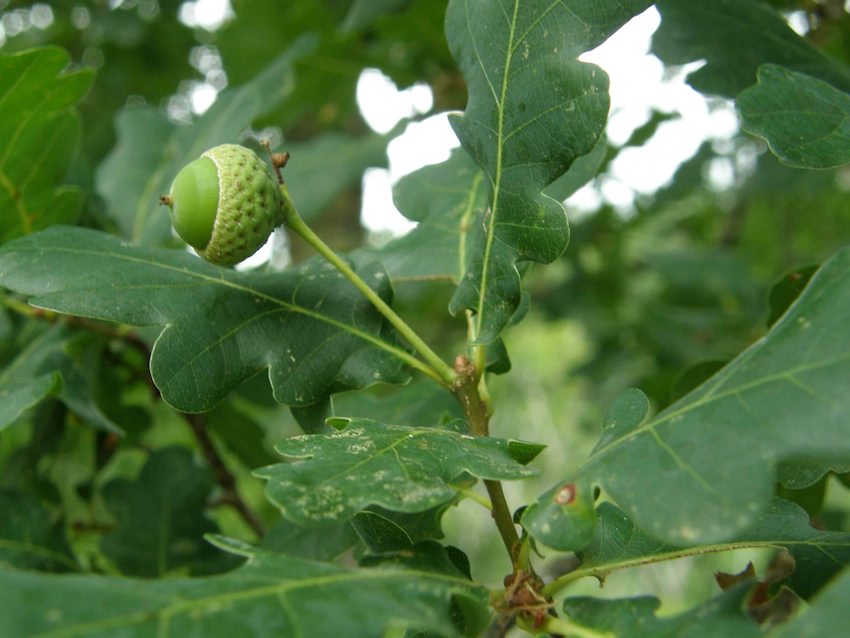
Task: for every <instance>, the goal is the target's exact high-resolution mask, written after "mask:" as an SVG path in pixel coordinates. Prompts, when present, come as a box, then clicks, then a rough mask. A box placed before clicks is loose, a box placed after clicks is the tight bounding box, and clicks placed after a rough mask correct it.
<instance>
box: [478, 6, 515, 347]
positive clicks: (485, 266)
mask: <svg viewBox="0 0 850 638" xmlns="http://www.w3.org/2000/svg"><path fill="white" fill-rule="evenodd" d="M518 13H519V0H514V12H513V16H512V17H511V25H510V29H509V31H508V46H507V52H506V54H505V67H504V70H503V72H502V88H501V94H500V95H499V100H498V102H497V104H496V108H497V110H498V113H499V121H498V126H497V131H496V170H495V175H494V179H493V206H492V207H491V209H490V223H489V225H488V226H487V240H486V242H485V244H484V257H483V261H482V267H481V286H480V288H479V291H478V307H477V309H476V318H475V334H474V335H472V336H473V341H475V340H477V339H478V336H479V335H480V334H481V331H482V325H483V323H484V303H485V298H486V296H487V280H488V278H489V277H488V275H489V269H490V251H491V250H492V248H493V239H494V237H495V232H496V230H495V229H496V216H497V215H498V213H499V200H500V197H499V195H500V193H501V190H500V189H501V182H502V162H503V161H504V160H503V157H502V151H503V146H504V133H505V131H504V128H505V100H506V96H507V91H508V77H509V75H510V66H511V60H512V59H513V41H514V34H515V32H516V20H517V14H518Z"/></svg>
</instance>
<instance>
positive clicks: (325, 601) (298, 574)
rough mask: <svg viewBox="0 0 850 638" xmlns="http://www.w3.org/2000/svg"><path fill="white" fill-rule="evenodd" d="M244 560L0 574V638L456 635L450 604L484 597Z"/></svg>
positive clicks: (261, 557)
mask: <svg viewBox="0 0 850 638" xmlns="http://www.w3.org/2000/svg"><path fill="white" fill-rule="evenodd" d="M246 553H247V550H246ZM247 555H248V562H247V563H246V564H245V565H244V566H243V567H241V568H239V569H237V570H235V571H233V572H230V573H228V574H223V575H220V576H213V577H208V578H191V579H173V580H161V581H149V582H143V581H137V580H131V579H122V578H106V577H103V576H70V577H64V576H63V577H46V576H42V575H39V574H33V573H24V572H11V571H0V607H2V609H3V610H4V613H3V623H0V636H2V637H7V636H8V637H9V638H13V637H14V638H20V637H22V636H34V635H44V634H49V633H53V632H56V633H58V634H61V635H62V636H68V637H71V636H103V635H121V636H126V637H127V638H135V637H142V636H150V635H154V634H156V635H171V636H181V637H185V638H200V637H203V638H217V637H219V636H221V637H229V636H310V637H311V638H337V637H338V636H381V635H384V631H385V630H386V629H388V628H390V627H392V628H395V629H403V628H405V627H409V628H411V629H418V630H423V631H433V632H436V633H438V634H439V635H441V636H455V635H457V631H456V629H455V626H454V624H453V622H452V619H451V617H450V614H449V608H450V604H451V602H452V600H455V599H458V600H463V601H464V603H465V604H466V605H469V606H471V607H473V608H474V609H477V610H479V612H480V613H486V611H485V610H486V604H487V594H486V592H485V591H484V590H483V589H481V588H479V587H476V586H474V585H473V584H472V583H471V582H469V581H468V580H467V579H465V578H463V577H460V576H457V575H447V574H440V573H433V572H426V571H421V570H413V569H405V568H398V567H388V568H376V569H350V568H346V567H342V566H338V565H331V564H327V563H318V562H313V561H309V560H304V559H300V558H294V557H290V556H285V555H282V554H273V553H267V552H260V551H252V552H251V553H249V554H247Z"/></svg>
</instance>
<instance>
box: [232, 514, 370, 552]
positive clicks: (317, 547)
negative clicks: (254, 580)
mask: <svg viewBox="0 0 850 638" xmlns="http://www.w3.org/2000/svg"><path fill="white" fill-rule="evenodd" d="M356 543H357V533H356V532H355V531H354V528H353V527H352V525H351V523H349V522H348V521H335V522H333V523H328V524H327V525H321V526H319V527H302V526H301V525H296V524H295V523H292V522H291V521H288V520H286V519H281V520H280V521H278V523H277V524H275V526H274V527H272V528H271V529H270V530H269V531H268V533H267V534H266V535H265V536H264V537H263V540H262V541H261V542H260V547H261V548H262V549H264V550H266V551H271V552H280V553H281V554H288V555H290V556H299V557H301V558H311V559H313V560H325V561H330V560H333V559H334V558H337V557H338V556H339V555H340V554H342V553H343V552H345V551H347V550H349V549H351V547H353V546H354V545H355V544H356ZM225 549H226V548H225Z"/></svg>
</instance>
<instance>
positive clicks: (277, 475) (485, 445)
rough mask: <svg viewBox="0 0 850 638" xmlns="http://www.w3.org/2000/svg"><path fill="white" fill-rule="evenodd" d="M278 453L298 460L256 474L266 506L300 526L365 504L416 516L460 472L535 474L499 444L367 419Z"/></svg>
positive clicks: (441, 496) (446, 497) (447, 495)
mask: <svg viewBox="0 0 850 638" xmlns="http://www.w3.org/2000/svg"><path fill="white" fill-rule="evenodd" d="M277 450H278V452H280V453H281V454H284V455H286V456H288V457H291V458H293V459H303V460H302V461H301V462H296V463H283V464H279V465H273V466H270V467H266V468H262V469H260V470H257V471H256V472H255V474H256V475H257V476H260V477H262V478H264V479H267V480H268V481H269V484H268V486H267V487H266V494H267V496H268V497H269V500H271V501H272V502H273V503H274V504H275V505H276V506H277V507H279V508H280V510H281V512H282V513H283V515H284V516H285V517H286V518H288V519H290V520H291V521H293V522H295V523H298V524H300V525H310V524H316V523H322V522H327V521H334V520H341V519H346V518H350V517H351V516H353V515H354V514H356V513H357V512H359V511H360V510H362V509H364V508H366V507H367V506H369V505H379V506H382V507H385V508H387V509H390V510H393V511H398V512H422V511H424V510H427V509H429V508H432V507H436V506H438V505H442V504H444V503H448V502H450V501H452V500H453V499H454V498H455V497H456V492H455V490H454V489H453V488H452V487H451V485H450V482H451V481H452V480H454V479H456V478H458V477H459V476H460V475H461V474H462V473H464V472H468V473H470V474H472V475H473V476H476V477H478V478H485V479H494V480H504V479H522V478H527V477H529V476H534V475H535V474H536V473H537V472H536V471H535V470H532V469H530V468H527V467H524V466H523V465H521V464H520V463H519V462H517V461H516V460H515V459H514V458H513V457H512V456H511V454H510V450H509V446H508V441H505V440H503V439H495V438H481V437H472V436H469V435H466V434H461V433H458V432H453V431H450V430H438V429H433V428H407V427H401V426H394V425H384V424H382V423H378V422H376V421H370V420H368V419H352V420H351V421H350V422H349V423H348V425H347V426H346V427H345V428H344V429H342V430H340V431H339V432H334V433H332V434H317V435H312V436H297V437H293V438H290V439H287V440H285V441H283V442H282V443H280V444H278V445H277ZM523 460H525V459H523Z"/></svg>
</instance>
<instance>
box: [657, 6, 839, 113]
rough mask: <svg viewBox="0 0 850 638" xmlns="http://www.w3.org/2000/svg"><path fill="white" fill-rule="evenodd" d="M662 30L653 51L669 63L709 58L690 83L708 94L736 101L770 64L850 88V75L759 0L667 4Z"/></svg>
mask: <svg viewBox="0 0 850 638" xmlns="http://www.w3.org/2000/svg"><path fill="white" fill-rule="evenodd" d="M655 6H656V7H657V8H658V11H659V12H660V13H661V27H660V28H659V29H658V31H656V32H655V35H654V36H653V38H652V51H653V53H655V54H656V55H657V56H658V57H659V58H661V60H663V61H664V62H665V63H667V64H672V65H677V64H686V63H688V62H695V61H697V60H704V61H705V64H704V65H703V66H702V67H700V68H699V69H698V70H697V71H695V72H694V73H691V74H690V75H689V76H688V83H689V84H691V85H692V86H693V87H694V88H695V89H697V90H699V91H703V92H704V93H711V94H716V95H725V96H728V97H734V96H735V95H737V94H738V93H739V92H741V91H742V90H744V89H745V88H746V87H748V86H750V85H751V84H753V82H754V81H755V78H756V70H757V69H758V68H759V67H760V66H761V65H762V64H766V63H773V64H780V65H782V66H784V67H786V68H788V69H791V70H794V71H799V72H801V73H807V74H809V75H813V76H815V77H818V78H820V79H821V80H824V81H826V82H829V83H831V84H832V85H833V86H836V87H839V88H842V89H848V90H850V71H848V69H847V67H845V66H844V65H843V64H840V63H839V62H837V61H836V60H833V59H832V58H830V57H829V56H827V55H826V54H824V53H823V52H822V51H820V50H819V49H816V48H814V47H813V46H812V45H811V44H809V43H808V42H807V41H806V40H804V39H803V38H801V37H800V36H799V35H797V34H796V33H795V32H794V31H793V30H792V29H791V27H789V26H788V23H787V22H786V21H785V19H784V18H783V17H782V16H781V15H779V13H777V12H776V11H775V10H774V9H772V8H770V7H767V6H765V5H764V4H763V3H761V2H756V1H754V0H704V1H703V2H699V3H686V2H679V1H678V0H661V1H660V2H658V3H656V5H655Z"/></svg>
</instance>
